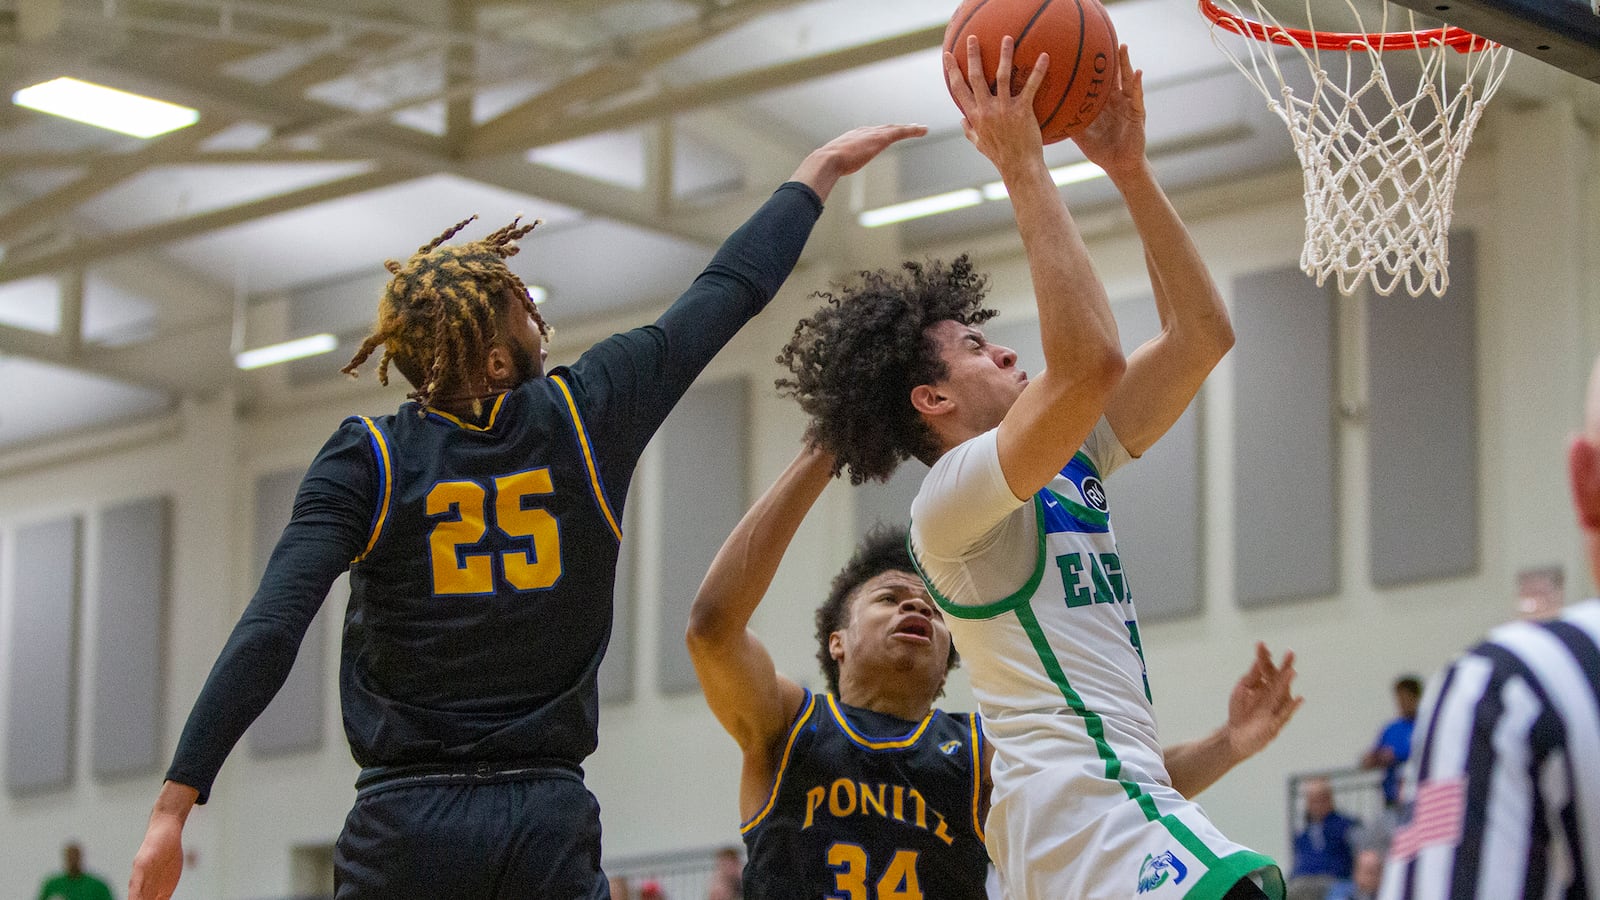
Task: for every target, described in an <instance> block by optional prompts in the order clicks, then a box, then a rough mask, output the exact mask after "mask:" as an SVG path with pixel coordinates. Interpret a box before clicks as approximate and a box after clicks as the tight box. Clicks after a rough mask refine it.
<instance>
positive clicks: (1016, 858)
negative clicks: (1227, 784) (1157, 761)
mask: <svg viewBox="0 0 1600 900" xmlns="http://www.w3.org/2000/svg"><path fill="white" fill-rule="evenodd" d="M1097 765H1098V761H1095V762H1094V763H1091V764H1090V765H1089V766H1085V767H1078V768H1074V767H1073V766H1071V765H1063V766H1059V767H1052V768H1051V769H1048V770H1045V771H1042V772H1035V773H1033V774H1032V775H1030V776H1028V777H1027V778H1026V779H1023V780H1022V781H1020V782H1017V783H1014V784H1013V785H1011V786H1010V787H1009V788H1008V789H1007V790H1006V791H1005V794H1004V796H1001V795H1000V789H999V787H998V785H997V786H996V796H995V797H994V805H993V807H992V808H991V809H990V812H989V818H988V822H987V824H986V837H987V839H988V846H989V855H990V857H991V858H992V859H993V860H994V863H995V866H996V867H997V868H998V869H999V871H1000V880H1001V883H1002V884H1003V885H1004V887H1005V891H1006V896H1007V897H1008V898H1011V900H1064V898H1073V900H1145V898H1149V900H1177V898H1180V897H1186V898H1191V900H1219V898H1221V897H1222V896H1223V895H1224V894H1226V893H1227V892H1228V891H1229V890H1230V889H1231V888H1232V887H1233V886H1234V885H1235V884H1237V883H1238V882H1239V880H1240V879H1242V878H1246V877H1248V876H1250V875H1251V874H1253V873H1258V872H1259V873H1260V880H1261V883H1262V889H1263V890H1265V891H1266V893H1267V896H1269V897H1272V898H1274V900H1281V898H1282V897H1283V875H1282V873H1281V872H1279V870H1278V867H1277V864H1276V863H1274V862H1273V861H1272V859H1271V858H1270V857H1268V856H1266V855H1264V854H1261V853H1257V852H1255V851H1253V850H1250V849H1248V848H1246V847H1242V846H1240V845H1238V844H1236V843H1234V842H1233V841H1230V840H1228V838H1226V837H1224V836H1223V835H1222V833H1221V832H1219V831H1218V830H1217V828H1216V826H1214V825H1212V824H1211V821H1210V820H1209V819H1207V818H1206V816H1205V812H1204V811H1203V810H1201V809H1200V807H1199V805H1198V804H1196V803H1194V802H1192V801H1190V800H1186V799H1184V797H1183V796H1182V795H1181V794H1179V793H1178V792H1177V791H1175V790H1173V789H1172V788H1170V787H1166V786H1164V785H1137V786H1135V785H1131V784H1128V783H1125V782H1118V781H1112V780H1110V779H1107V778H1105V777H1103V775H1102V776H1101V777H1094V775H1093V769H1094V768H1095V767H1096V766H1097ZM1102 771H1103V770H1102ZM1130 788H1131V791H1130ZM1130 792H1134V793H1136V796H1133V797H1130V796H1129V794H1130Z"/></svg>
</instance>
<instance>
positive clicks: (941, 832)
mask: <svg viewBox="0 0 1600 900" xmlns="http://www.w3.org/2000/svg"><path fill="white" fill-rule="evenodd" d="M933 814H934V815H936V816H938V817H939V825H938V827H936V828H934V829H933V836H934V837H936V838H938V839H939V840H941V841H944V843H945V846H947V847H948V846H950V845H951V844H954V843H955V842H956V839H955V838H954V837H952V836H951V835H950V829H949V828H947V827H946V826H945V821H944V814H943V813H940V812H939V811H938V810H937V809H936V810H934V811H933Z"/></svg>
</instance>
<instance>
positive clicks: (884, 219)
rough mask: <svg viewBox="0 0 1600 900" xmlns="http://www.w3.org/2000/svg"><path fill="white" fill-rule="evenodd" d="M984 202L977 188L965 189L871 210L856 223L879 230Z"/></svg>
mask: <svg viewBox="0 0 1600 900" xmlns="http://www.w3.org/2000/svg"><path fill="white" fill-rule="evenodd" d="M982 202H983V194H982V192H980V191H979V190H978V189H977V188H963V189H962V190H959V191H951V192H949V193H947V194H935V195H933V196H932V197H921V198H919V199H916V200H907V201H906V202H904V203H896V204H894V205H892V206H882V207H879V208H877V209H869V210H866V211H865V212H863V213H861V215H859V216H857V217H856V221H857V222H860V223H861V227H862V228H877V227H878V226H880V225H891V224H893V223H895V222H904V221H906V220H907V219H920V218H922V217H923V216H932V215H937V214H939V213H944V212H950V211H951V210H954V209H966V208H967V207H969V206H977V205H978V204H979V203H982Z"/></svg>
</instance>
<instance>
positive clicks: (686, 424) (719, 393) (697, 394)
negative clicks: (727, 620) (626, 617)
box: [656, 378, 750, 693]
mask: <svg viewBox="0 0 1600 900" xmlns="http://www.w3.org/2000/svg"><path fill="white" fill-rule="evenodd" d="M749 394H750V390H749V384H748V382H747V381H746V380H745V379H744V378H736V379H730V380H728V381H720V382H714V383H711V384H703V385H696V386H695V387H693V388H691V389H690V390H689V392H688V393H687V394H685V395H684V397H683V399H682V400H681V401H679V403H678V406H677V408H676V409H674V410H673V411H672V415H671V416H669V417H668V418H667V421H666V422H665V423H664V424H663V425H662V426H661V437H660V439H661V449H662V463H663V464H662V467H661V468H662V478H663V484H662V509H664V510H665V511H666V521H664V522H662V523H661V546H662V547H663V548H664V552H663V553H662V554H661V557H662V562H661V565H662V571H661V598H660V603H659V604H658V609H659V611H660V614H659V617H658V619H657V623H658V630H657V633H656V648H657V662H658V675H659V684H660V688H661V690H662V692H663V693H673V692H678V691H687V690H695V689H696V688H698V686H699V680H698V679H697V678H696V677H695V673H694V665H693V663H692V662H691V661H690V659H689V650H688V648H687V647H686V646H685V645H684V642H683V635H684V632H685V630H686V629H687V628H688V627H689V607H690V606H691V605H692V604H693V603H694V595H695V593H696V592H697V591H698V590H699V589H700V582H701V580H702V579H704V578H705V574H706V569H707V568H709V567H710V566H711V560H712V559H713V558H715V557H716V555H717V550H719V549H720V548H721V547H722V542H723V540H724V539H725V538H727V536H728V534H729V532H731V531H733V528H734V526H735V525H738V524H739V519H740V517H742V516H743V515H744V511H745V482H746V480H747V477H746V458H747V456H748V454H747V452H746V446H745V444H746V428H747V423H748V421H749Z"/></svg>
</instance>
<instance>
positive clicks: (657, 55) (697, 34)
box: [464, 0, 802, 156]
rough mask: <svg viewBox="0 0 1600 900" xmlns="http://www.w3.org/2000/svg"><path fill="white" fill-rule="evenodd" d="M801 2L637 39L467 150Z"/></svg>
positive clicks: (790, 0)
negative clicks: (730, 31) (760, 18)
mask: <svg viewBox="0 0 1600 900" xmlns="http://www.w3.org/2000/svg"><path fill="white" fill-rule="evenodd" d="M800 2H802V0H747V2H744V3H738V4H735V5H732V6H727V7H723V8H721V9H719V10H717V11H716V12H715V13H713V14H710V15H707V16H703V17H701V18H699V19H695V20H694V21H691V22H686V23H684V24H682V25H677V26H674V27H672V28H666V29H662V30H661V31H658V32H655V33H653V34H650V35H648V36H647V37H645V38H644V39H642V40H636V41H634V42H632V43H630V44H629V45H628V46H627V47H626V48H624V49H623V50H622V51H621V52H617V53H613V54H612V55H611V56H610V57H609V58H608V59H606V60H604V61H602V62H600V63H599V64H598V65H595V66H592V67H590V68H588V69H585V70H584V71H582V72H579V73H578V74H576V75H573V76H571V77H569V78H566V79H564V80H562V81H560V82H558V83H556V84H553V85H551V86H550V87H548V88H546V89H545V90H543V91H541V92H540V93H539V94H537V95H535V96H533V97H529V98H528V99H527V100H524V101H522V102H521V103H519V104H517V105H516V106H514V107H512V108H511V109H508V110H506V111H505V112H503V113H501V114H500V115H498V116H496V117H495V118H494V119H492V120H490V121H488V122H485V123H483V124H482V125H479V126H478V127H477V128H476V129H475V130H474V133H473V135H472V140H471V141H470V142H468V146H467V147H465V148H464V150H465V152H467V153H468V155H470V156H485V155H490V152H491V151H481V150H479V149H478V148H481V147H493V146H502V145H508V144H515V143H516V142H517V141H518V140H519V139H520V136H521V135H524V134H526V133H528V132H529V131H534V130H538V129H540V128H544V127H548V126H549V124H550V121H551V119H552V118H557V117H560V116H561V115H562V111H563V110H565V109H568V108H570V107H572V106H573V105H577V104H582V103H585V102H589V101H595V100H600V99H602V98H605V97H608V96H616V95H618V94H620V93H622V92H624V91H631V90H634V89H636V88H637V87H638V86H639V84H640V81H641V79H642V78H643V77H644V75H646V74H647V73H649V72H650V71H651V70H652V69H654V68H655V67H656V66H659V65H661V64H662V63H664V62H667V61H668V60H671V59H674V58H676V57H678V56H681V55H683V54H684V53H686V52H688V51H689V50H691V49H693V48H695V47H697V46H699V45H700V44H702V43H704V42H706V41H707V40H710V39H711V38H714V37H717V36H719V35H721V34H723V33H725V32H727V31H728V30H730V29H732V28H734V27H736V26H738V25H742V24H744V23H745V22H747V21H749V20H751V19H753V18H755V17H757V16H760V15H765V14H767V13H771V12H774V11H776V10H780V9H784V8H788V7H791V6H796V5H798V4H799V3H800ZM530 146H531V145H530ZM524 149H525V148H524Z"/></svg>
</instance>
